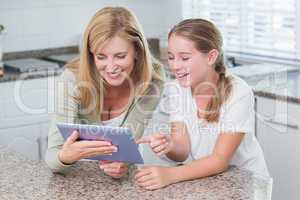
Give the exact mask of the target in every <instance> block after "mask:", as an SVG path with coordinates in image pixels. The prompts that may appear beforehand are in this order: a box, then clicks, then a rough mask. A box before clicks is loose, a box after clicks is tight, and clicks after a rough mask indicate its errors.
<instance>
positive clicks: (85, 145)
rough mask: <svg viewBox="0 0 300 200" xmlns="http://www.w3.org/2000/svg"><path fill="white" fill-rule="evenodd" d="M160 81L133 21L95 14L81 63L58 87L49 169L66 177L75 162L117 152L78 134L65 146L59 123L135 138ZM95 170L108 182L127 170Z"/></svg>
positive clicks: (113, 10) (115, 166)
mask: <svg viewBox="0 0 300 200" xmlns="http://www.w3.org/2000/svg"><path fill="white" fill-rule="evenodd" d="M163 77H164V74H163V70H162V68H161V65H160V64H158V63H155V62H154V59H153V58H152V56H151V54H150V51H149V49H148V45H147V41H146V39H145V37H144V34H143V32H142V29H141V27H140V25H139V23H138V21H137V19H136V17H135V16H134V15H133V14H132V13H131V12H130V11H128V10H127V9H125V8H121V7H106V8H103V9H101V10H99V11H98V12H97V13H96V14H95V15H94V16H93V18H92V19H91V21H90V22H89V24H88V26H87V28H86V30H85V33H84V38H83V45H82V51H81V53H80V58H77V59H75V60H73V61H72V62H70V63H69V64H67V66H66V69H65V71H64V73H63V74H62V76H61V79H60V81H59V83H58V86H60V87H58V89H60V88H62V89H61V90H57V106H56V108H57V111H56V113H55V116H54V118H53V121H52V126H51V129H50V132H49V136H48V149H47V153H46V163H47V164H48V166H49V167H50V169H51V170H52V171H53V172H65V171H66V170H67V169H68V168H69V166H71V165H72V164H73V163H75V162H76V161H78V160H80V159H83V158H88V157H93V156H96V155H109V154H112V152H115V151H117V150H118V149H117V148H116V147H115V146H113V145H111V144H110V143H109V142H105V141H77V139H78V133H77V132H74V133H73V134H72V135H71V136H70V137H69V138H68V139H67V141H66V142H64V140H63V138H62V136H61V134H60V133H59V131H58V129H57V127H56V124H57V123H59V122H66V123H85V124H102V125H110V126H126V127H129V128H131V129H132V130H133V132H134V134H135V135H134V136H135V138H136V139H137V138H140V137H141V136H142V134H143V132H144V126H145V123H144V122H145V121H147V119H149V118H150V117H151V113H152V111H153V110H154V109H155V107H156V106H157V104H158V102H159V99H160V94H161V91H162V87H163V80H162V78H163ZM149 96H151V98H149ZM99 165H100V168H101V169H102V170H104V172H105V173H106V174H107V175H109V176H111V177H113V178H121V177H122V176H124V175H125V174H126V173H127V169H128V167H127V164H126V163H121V162H100V163H99Z"/></svg>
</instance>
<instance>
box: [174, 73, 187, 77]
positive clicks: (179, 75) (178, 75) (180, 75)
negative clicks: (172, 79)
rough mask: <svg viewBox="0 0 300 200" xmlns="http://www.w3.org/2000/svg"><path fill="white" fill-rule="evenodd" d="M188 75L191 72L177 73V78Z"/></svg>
mask: <svg viewBox="0 0 300 200" xmlns="http://www.w3.org/2000/svg"><path fill="white" fill-rule="evenodd" d="M187 75H189V73H184V74H176V77H177V78H184V77H186V76H187Z"/></svg>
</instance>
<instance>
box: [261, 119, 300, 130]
mask: <svg viewBox="0 0 300 200" xmlns="http://www.w3.org/2000/svg"><path fill="white" fill-rule="evenodd" d="M264 121H265V122H268V123H271V124H276V125H280V126H286V127H288V128H291V129H295V130H298V129H299V126H298V125H296V124H288V123H283V122H280V121H276V120H273V119H264Z"/></svg>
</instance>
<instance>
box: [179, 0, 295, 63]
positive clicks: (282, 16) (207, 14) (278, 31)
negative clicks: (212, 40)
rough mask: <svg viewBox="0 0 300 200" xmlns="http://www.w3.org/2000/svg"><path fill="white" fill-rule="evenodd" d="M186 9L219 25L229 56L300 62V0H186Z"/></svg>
mask: <svg viewBox="0 0 300 200" xmlns="http://www.w3.org/2000/svg"><path fill="white" fill-rule="evenodd" d="M182 9H183V10H182V13H183V18H196V17H198V18H199V17H200V18H204V19H208V20H211V21H213V22H214V23H215V24H216V25H217V26H218V27H219V29H220V31H221V32H222V34H223V39H224V49H225V53H226V55H228V56H235V57H238V58H245V59H254V60H261V61H270V62H277V63H287V64H300V1H299V0H285V1H282V0H182Z"/></svg>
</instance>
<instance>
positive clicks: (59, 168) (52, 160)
mask: <svg viewBox="0 0 300 200" xmlns="http://www.w3.org/2000/svg"><path fill="white" fill-rule="evenodd" d="M59 151H60V149H58V148H51V149H47V152H46V156H45V162H46V164H47V165H48V167H49V168H50V169H51V171H52V172H54V173H62V174H64V173H66V172H67V170H68V168H69V167H70V166H71V165H65V164H63V163H62V162H61V161H60V160H59V158H58V153H59Z"/></svg>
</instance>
